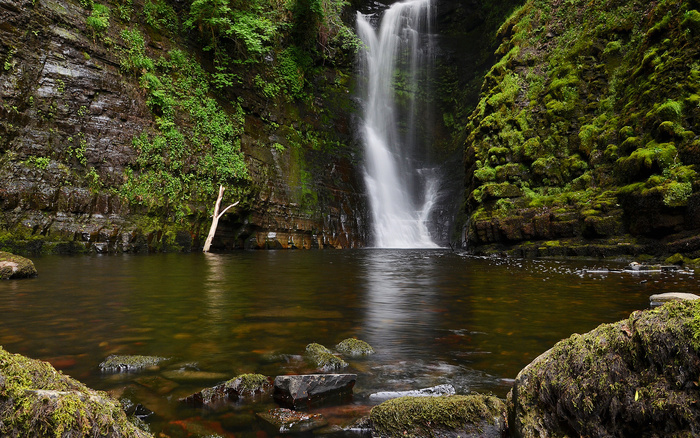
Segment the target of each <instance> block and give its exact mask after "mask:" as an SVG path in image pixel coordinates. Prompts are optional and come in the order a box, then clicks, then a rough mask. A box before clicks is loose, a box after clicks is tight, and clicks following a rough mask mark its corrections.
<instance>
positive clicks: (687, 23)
mask: <svg viewBox="0 0 700 438" xmlns="http://www.w3.org/2000/svg"><path fill="white" fill-rule="evenodd" d="M681 26H683V27H685V28H687V29H688V30H690V31H691V32H693V33H698V32H700V12H698V11H697V10H695V9H691V10H689V11H686V12H685V13H684V14H683V21H682V23H681Z"/></svg>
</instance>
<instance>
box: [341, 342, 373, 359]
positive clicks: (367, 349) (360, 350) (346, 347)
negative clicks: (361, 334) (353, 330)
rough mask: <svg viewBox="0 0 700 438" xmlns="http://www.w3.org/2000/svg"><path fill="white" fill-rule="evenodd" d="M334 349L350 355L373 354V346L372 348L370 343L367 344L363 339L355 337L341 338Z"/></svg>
mask: <svg viewBox="0 0 700 438" xmlns="http://www.w3.org/2000/svg"><path fill="white" fill-rule="evenodd" d="M335 349H336V350H338V352H340V353H341V354H345V355H348V356H351V357H357V356H368V355H370V354H374V348H372V346H371V345H369V344H368V343H367V342H365V341H363V340H360V339H355V338H348V339H344V340H342V341H341V342H340V343H339V344H338V345H336V346H335Z"/></svg>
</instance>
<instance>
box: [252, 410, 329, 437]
mask: <svg viewBox="0 0 700 438" xmlns="http://www.w3.org/2000/svg"><path fill="white" fill-rule="evenodd" d="M258 416H259V417H260V418H262V419H263V420H265V421H267V422H268V423H270V424H271V425H273V426H274V427H275V429H276V430H277V432H279V433H300V432H308V431H310V430H314V429H318V428H320V427H323V426H325V425H326V424H328V421H326V419H325V418H323V415H321V414H307V413H303V412H297V411H293V410H291V409H285V408H276V409H270V410H269V411H267V412H261V413H258Z"/></svg>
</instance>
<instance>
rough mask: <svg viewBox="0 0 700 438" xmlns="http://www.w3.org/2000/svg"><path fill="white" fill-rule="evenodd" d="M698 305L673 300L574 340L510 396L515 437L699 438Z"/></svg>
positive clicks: (523, 375)
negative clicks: (671, 437)
mask: <svg viewBox="0 0 700 438" xmlns="http://www.w3.org/2000/svg"><path fill="white" fill-rule="evenodd" d="M699 378H700V302H698V301H697V300H696V301H684V302H671V303H668V304H665V305H663V306H661V307H659V308H656V309H653V310H647V311H639V312H634V313H633V314H632V315H631V316H630V317H629V318H628V319H626V320H623V321H620V322H617V323H614V324H603V325H601V326H599V327H598V328H596V329H594V330H593V331H591V332H589V333H586V334H584V335H578V334H577V335H573V336H571V337H570V338H568V339H566V340H563V341H561V342H559V343H557V344H556V345H555V346H554V347H553V348H552V349H551V350H549V351H547V352H545V353H544V354H542V355H541V356H539V357H538V358H537V359H535V361H533V362H532V363H531V364H530V365H528V366H527V367H526V368H525V369H523V370H522V371H521V372H520V373H519V374H518V376H517V378H516V381H515V384H514V386H513V389H512V390H511V392H510V393H509V394H508V401H507V403H508V425H509V430H510V433H511V434H512V435H513V436H515V437H529V436H539V437H543V438H544V437H555V436H556V437H560V436H650V437H651V436H698V435H699V434H700V392H698V388H697V386H698V379H699Z"/></svg>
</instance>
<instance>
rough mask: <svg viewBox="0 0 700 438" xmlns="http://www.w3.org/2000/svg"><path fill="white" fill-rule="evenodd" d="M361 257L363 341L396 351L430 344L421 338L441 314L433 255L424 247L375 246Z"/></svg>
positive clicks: (413, 350)
mask: <svg viewBox="0 0 700 438" xmlns="http://www.w3.org/2000/svg"><path fill="white" fill-rule="evenodd" d="M363 256H364V257H363V262H364V263H363V268H364V275H363V279H364V284H363V288H364V289H365V293H366V295H365V296H366V313H365V315H366V316H365V318H364V321H363V332H364V333H365V336H366V338H367V341H368V342H369V343H370V344H371V345H376V347H377V349H378V350H379V351H383V352H387V353H388V354H391V355H399V356H400V355H405V356H411V355H413V354H416V353H418V351H417V350H423V349H425V348H429V345H425V344H423V343H422V342H421V340H424V339H429V338H430V337H431V335H432V331H433V330H434V327H435V320H436V318H437V317H438V314H439V309H437V308H436V307H435V304H434V302H435V301H436V299H437V297H436V290H435V282H436V281H437V280H438V279H439V278H440V276H441V273H439V272H437V270H436V269H435V268H436V266H435V263H436V258H434V257H431V256H430V254H429V252H428V251H411V252H406V251H397V250H379V249H376V250H367V251H366V253H365V254H363ZM426 353H427V352H426V351H425V350H423V351H420V354H421V355H424V354H426Z"/></svg>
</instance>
